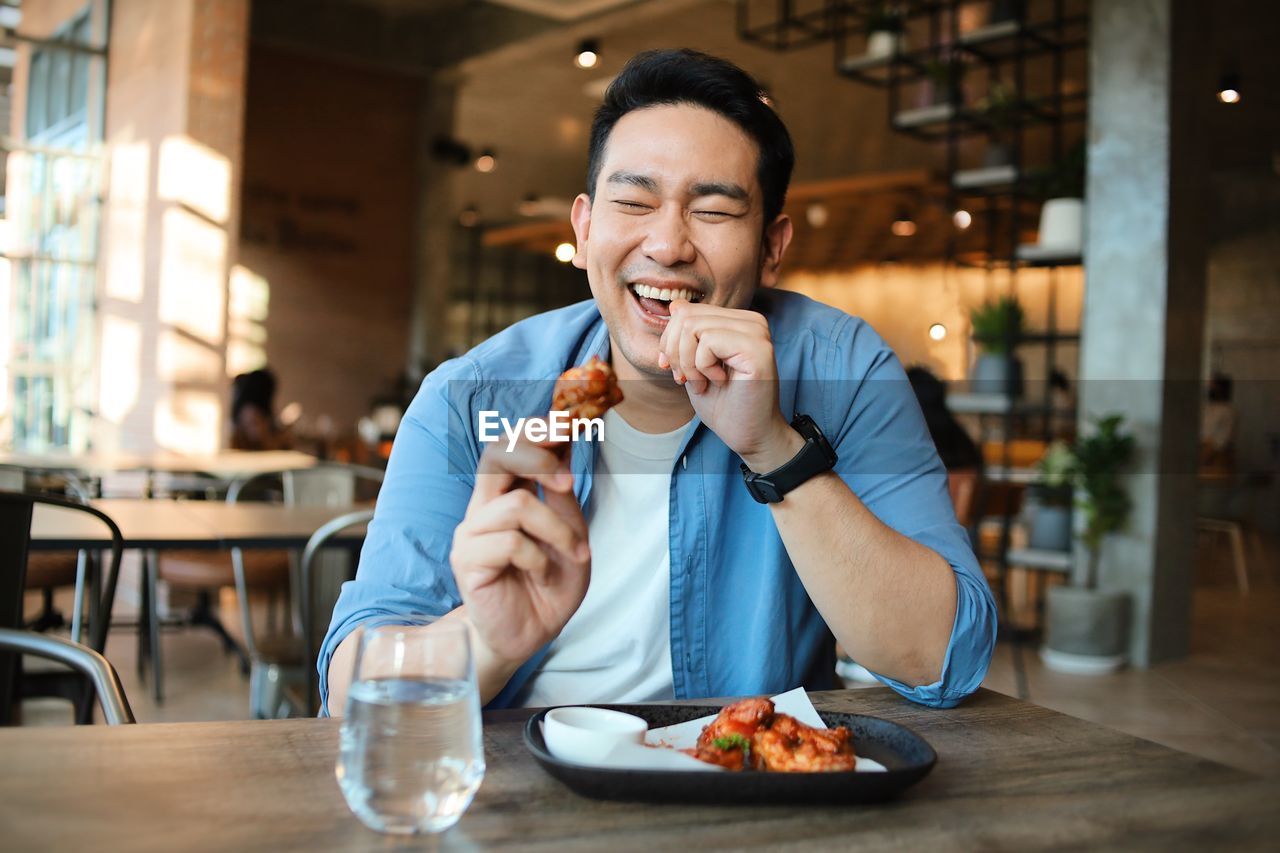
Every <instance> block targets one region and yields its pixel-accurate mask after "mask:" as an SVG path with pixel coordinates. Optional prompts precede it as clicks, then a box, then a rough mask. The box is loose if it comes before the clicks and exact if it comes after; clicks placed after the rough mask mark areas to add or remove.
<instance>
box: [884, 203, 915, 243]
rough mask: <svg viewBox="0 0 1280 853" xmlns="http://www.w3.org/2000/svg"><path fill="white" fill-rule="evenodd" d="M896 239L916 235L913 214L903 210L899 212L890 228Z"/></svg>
mask: <svg viewBox="0 0 1280 853" xmlns="http://www.w3.org/2000/svg"><path fill="white" fill-rule="evenodd" d="M889 230H891V231H892V232H893V234H894V236H895V237H910V236H911V235H912V234H914V233H916V223H915V220H913V219H912V218H911V214H910V213H908V212H907V211H906V209H905V208H904V209H902V210H900V211H898V215H897V216H896V217H895V218H894V220H893V225H891V226H889Z"/></svg>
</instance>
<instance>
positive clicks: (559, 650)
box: [520, 411, 688, 706]
mask: <svg viewBox="0 0 1280 853" xmlns="http://www.w3.org/2000/svg"><path fill="white" fill-rule="evenodd" d="M687 428H688V425H687V424H686V425H685V426H682V427H680V428H679V429H677V430H675V431H674V432H668V433H661V434H651V433H643V432H640V431H639V430H637V429H635V428H634V427H633V426H631V424H629V423H627V422H626V421H625V420H623V419H622V416H621V415H619V414H618V413H617V412H615V411H609V412H606V413H605V416H604V441H603V442H601V443H600V445H599V446H598V447H597V448H596V461H595V471H594V472H593V477H592V483H591V495H590V497H589V498H588V499H587V512H586V517H587V525H588V529H589V534H590V537H591V584H590V586H589V587H588V588H587V595H586V597H585V598H584V599H583V600H582V605H581V606H580V607H579V608H578V610H577V612H576V613H574V614H573V616H572V617H571V618H570V619H569V622H568V623H567V624H566V625H565V626H564V629H563V630H562V631H561V632H560V636H559V637H557V638H556V639H555V640H554V641H553V642H552V643H551V650H550V651H549V652H548V654H547V656H546V658H545V659H544V660H543V662H542V665H541V666H540V667H539V669H538V671H537V672H536V673H535V674H534V675H533V677H532V678H531V679H530V680H529V685H528V686H527V687H526V688H525V690H524V691H523V695H522V697H521V699H520V703H521V704H523V705H525V706H534V705H565V704H578V703H582V702H649V701H656V700H661V699H672V698H674V696H675V689H674V687H673V676H672V674H671V607H670V605H671V589H670V577H671V549H670V545H669V542H668V536H669V535H670V528H669V525H668V512H669V506H668V504H669V498H670V486H671V470H672V467H673V466H674V465H675V459H676V454H677V452H678V451H679V450H680V444H681V441H682V440H683V439H684V434H685V431H686V429H687Z"/></svg>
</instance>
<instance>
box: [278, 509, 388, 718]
mask: <svg viewBox="0 0 1280 853" xmlns="http://www.w3.org/2000/svg"><path fill="white" fill-rule="evenodd" d="M372 517H374V511H372V510H357V511H355V512H347V514H346V515H339V516H338V517H335V519H330V520H329V521H326V523H325V524H323V525H320V528H319V529H317V530H316V532H315V533H314V534H311V538H310V539H308V540H307V547H306V548H305V549H303V551H302V565H301V569H300V571H298V594H297V599H298V616H300V621H301V622H302V625H301V630H300V631H298V634H300V637H297V638H294V642H293V647H292V648H291V649H287V651H285V653H284V654H276V656H275V658H274V660H271V658H270V657H268V654H266V653H264V657H262V660H261V662H260V667H261V671H262V674H264V675H262V686H264V689H262V694H261V710H262V711H264V716H268V717H275V716H293V715H303V716H308V717H314V716H315V715H316V713H317V712H319V710H320V685H319V683H317V678H316V657H317V656H319V653H320V642H321V640H323V639H324V633H325V629H326V628H328V620H326V621H324V622H320V621H317V620H316V616H319V615H321V613H324V615H328V613H329V612H330V611H332V610H333V601H321V602H317V598H321V597H323V596H324V590H323V589H321V584H319V583H317V575H319V574H320V571H321V570H324V569H328V567H329V566H330V565H332V564H326V562H325V561H323V560H320V557H321V552H323V551H325V549H326V548H333V547H334V543H333V539H334V538H337V537H338V535H340V534H342V533H343V532H346V530H348V529H351V528H353V526H358V525H362V524H369V521H371V520H372ZM342 547H343V548H349V546H342ZM348 576H349V573H348Z"/></svg>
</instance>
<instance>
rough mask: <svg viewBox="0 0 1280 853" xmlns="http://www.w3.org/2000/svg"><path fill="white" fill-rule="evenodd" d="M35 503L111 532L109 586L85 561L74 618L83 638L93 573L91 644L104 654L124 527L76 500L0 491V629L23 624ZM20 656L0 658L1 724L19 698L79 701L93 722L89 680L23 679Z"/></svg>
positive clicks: (62, 676) (82, 716) (58, 675)
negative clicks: (76, 515) (86, 589)
mask: <svg viewBox="0 0 1280 853" xmlns="http://www.w3.org/2000/svg"><path fill="white" fill-rule="evenodd" d="M36 504H43V505H46V506H53V507H60V508H62V509H68V510H73V511H75V512H82V513H85V514H87V515H91V516H93V517H94V518H96V519H97V520H98V521H99V522H101V523H102V524H103V525H104V526H105V527H106V529H107V531H108V532H109V534H110V540H111V545H110V550H111V559H110V563H109V567H108V569H107V572H106V577H105V582H104V579H103V577H102V576H101V573H100V572H99V571H98V570H97V569H98V567H97V565H96V563H95V562H94V561H93V560H91V559H87V558H86V559H84V560H82V561H81V564H80V569H81V571H79V572H78V573H77V579H76V602H75V609H74V611H73V616H72V629H73V632H74V633H75V634H76V635H77V636H79V633H80V631H81V630H82V626H83V622H84V618H83V607H84V598H85V596H84V587H85V581H86V578H85V574H88V575H89V577H88V579H87V580H88V584H89V599H90V612H89V614H88V617H89V618H88V623H89V643H88V646H89V648H91V649H92V650H93V651H95V652H98V653H99V654H101V653H102V651H103V650H104V649H105V648H106V645H107V630H108V629H109V628H110V625H111V608H112V604H113V602H114V601H115V595H116V582H117V581H118V580H119V576H120V556H121V553H122V552H123V550H124V538H123V536H121V534H120V528H119V527H117V526H116V523H115V522H114V521H112V520H111V518H110V517H109V516H107V515H106V514H105V513H103V512H102V511H101V510H99V509H97V508H95V507H92V506H88V505H85V504H81V503H76V502H75V501H69V500H65V499H62V498H55V497H50V496H46V495H27V494H19V493H16V492H4V491H0V628H4V629H16V628H18V627H19V626H20V625H21V623H22V600H23V594H24V592H25V591H26V579H27V559H28V556H29V552H30V544H31V519H32V516H33V514H34V508H35V505H36ZM19 664H20V658H19V657H18V656H17V655H13V654H0V725H3V724H5V723H7V722H8V720H9V717H10V714H11V708H12V704H13V700H14V699H15V698H17V697H32V696H60V697H62V698H65V699H68V700H70V701H71V702H74V703H76V705H77V712H76V717H77V720H79V721H80V722H88V719H89V717H90V716H91V706H90V703H89V702H88V701H87V700H88V695H87V691H86V689H85V688H86V687H87V685H86V684H85V683H84V680H83V679H82V678H81V677H80V676H78V675H75V674H72V673H62V672H50V673H36V674H32V675H30V676H26V677H22V678H20V677H19V675H20V673H21V669H20V665H19Z"/></svg>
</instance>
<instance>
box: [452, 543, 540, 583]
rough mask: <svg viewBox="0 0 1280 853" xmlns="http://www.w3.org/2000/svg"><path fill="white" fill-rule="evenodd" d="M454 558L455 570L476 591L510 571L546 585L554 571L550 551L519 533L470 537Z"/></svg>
mask: <svg viewBox="0 0 1280 853" xmlns="http://www.w3.org/2000/svg"><path fill="white" fill-rule="evenodd" d="M454 559H455V561H456V562H455V563H454V566H455V570H456V569H457V568H458V567H460V568H461V569H462V574H463V575H464V576H465V578H466V582H467V584H468V586H469V587H471V588H472V589H474V588H475V587H477V586H483V585H484V584H485V583H486V582H487V581H489V580H492V579H493V578H496V577H497V576H498V575H500V574H502V573H503V572H505V571H506V570H507V569H509V568H516V569H519V570H520V571H523V572H527V573H528V574H529V576H530V578H531V579H533V580H534V581H536V582H538V583H545V581H546V579H547V575H548V573H549V572H550V570H551V558H550V557H548V556H547V552H546V551H544V550H542V548H540V547H539V546H538V543H536V542H534V541H533V540H532V539H530V538H529V537H528V536H525V535H524V534H523V533H521V532H520V531H518V530H500V531H497V532H495V533H485V534H482V535H480V536H472V537H468V539H467V541H466V542H464V543H462V545H461V546H460V547H459V548H458V549H457V551H456V552H455V554H454Z"/></svg>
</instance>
